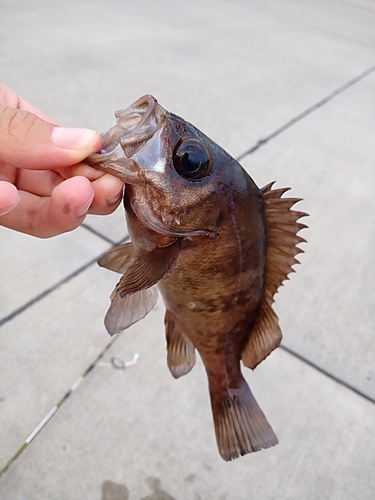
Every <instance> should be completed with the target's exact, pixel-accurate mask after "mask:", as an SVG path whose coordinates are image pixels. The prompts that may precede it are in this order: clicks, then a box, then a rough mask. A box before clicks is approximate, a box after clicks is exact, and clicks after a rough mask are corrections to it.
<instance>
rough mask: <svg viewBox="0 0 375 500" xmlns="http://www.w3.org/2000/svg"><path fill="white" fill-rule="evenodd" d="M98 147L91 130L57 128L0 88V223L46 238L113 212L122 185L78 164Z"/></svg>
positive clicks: (45, 117)
mask: <svg viewBox="0 0 375 500" xmlns="http://www.w3.org/2000/svg"><path fill="white" fill-rule="evenodd" d="M100 146H101V137H100V135H99V134H98V133H97V132H95V131H94V130H88V129H77V128H63V127H60V126H58V124H57V123H56V122H55V121H54V120H52V119H51V118H49V117H48V116H47V115H45V114H44V113H42V112H41V111H39V110H38V109H36V108H34V107H33V106H32V105H30V104H29V103H28V102H26V101H24V100H23V99H22V98H20V97H19V96H18V95H17V94H16V93H15V92H13V91H12V90H11V89H9V88H8V87H6V86H5V85H2V84H0V225H3V226H5V227H8V228H10V229H14V230H16V231H20V232H23V233H27V234H31V235H33V236H38V237H41V238H48V237H50V236H55V235H57V234H60V233H64V232H67V231H71V230H73V229H75V228H76V227H78V226H79V225H80V224H81V222H82V221H83V220H84V218H85V217H86V215H87V213H93V214H100V215H106V214H109V213H111V212H113V211H114V210H115V209H116V208H117V206H118V204H119V203H120V201H121V198H122V190H123V183H122V182H121V181H120V179H118V178H116V177H113V176H111V175H108V174H104V173H103V172H99V171H97V170H95V169H93V168H91V167H89V166H88V165H85V164H83V163H80V162H81V161H82V160H84V159H85V158H86V157H87V156H88V155H90V154H91V153H95V152H97V151H98V150H99V149H100Z"/></svg>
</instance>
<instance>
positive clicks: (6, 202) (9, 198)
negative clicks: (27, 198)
mask: <svg viewBox="0 0 375 500" xmlns="http://www.w3.org/2000/svg"><path fill="white" fill-rule="evenodd" d="M19 201H20V195H19V194H18V191H17V189H16V187H15V186H13V184H10V182H5V181H0V215H4V214H6V213H8V212H10V210H12V209H13V208H14V207H15V206H16V205H17V204H18V203H19Z"/></svg>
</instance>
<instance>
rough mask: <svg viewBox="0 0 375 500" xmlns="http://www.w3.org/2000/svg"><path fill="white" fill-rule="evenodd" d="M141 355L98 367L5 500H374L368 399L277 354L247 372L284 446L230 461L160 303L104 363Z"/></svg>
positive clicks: (199, 375) (197, 377)
mask: <svg viewBox="0 0 375 500" xmlns="http://www.w3.org/2000/svg"><path fill="white" fill-rule="evenodd" d="M75 304H76V307H77V302H75ZM76 310H77V314H78V313H79V314H80V311H79V310H78V308H77V309H76ZM94 320H95V318H93V321H89V322H87V323H86V329H85V332H88V331H89V330H91V327H93V326H94V324H96V321H94ZM90 335H92V332H91V331H90ZM82 336H84V332H82ZM134 352H139V353H140V359H139V363H138V365H136V367H134V368H131V369H128V370H127V371H125V373H122V372H121V373H120V372H119V371H118V370H116V369H113V368H105V367H97V368H96V369H95V370H94V371H93V372H92V374H91V375H90V376H89V377H88V378H87V379H86V381H85V382H84V383H83V384H82V385H81V386H80V387H79V388H78V389H77V391H76V392H75V393H74V394H73V396H72V397H71V398H70V399H69V400H68V401H67V402H66V403H65V405H64V406H63V407H62V408H61V409H60V410H59V411H58V412H57V414H56V415H55V416H54V417H53V419H52V420H51V421H50V422H49V423H48V424H47V426H46V427H45V428H44V429H43V430H42V432H41V433H40V434H39V436H38V437H37V439H36V440H35V441H34V442H33V443H32V444H31V445H30V446H29V448H28V449H27V450H26V451H25V452H24V453H23V454H22V455H21V457H20V458H19V459H18V460H17V462H16V463H15V464H13V466H12V467H11V469H10V470H9V471H8V472H7V473H6V474H5V476H3V478H2V481H1V482H0V495H1V496H2V497H4V498H12V499H14V500H18V499H20V500H21V499H23V498H28V499H30V500H33V499H35V500H36V499H39V498H56V499H57V498H58V499H60V500H70V499H72V498H77V499H78V498H82V499H83V498H90V499H93V500H95V499H98V500H99V499H102V500H109V499H110V498H113V497H111V496H109V493H108V491H109V490H114V491H116V490H120V491H122V492H123V496H115V497H114V498H118V499H120V498H121V499H124V498H129V499H131V500H133V499H134V500H135V499H146V498H148V499H156V498H165V499H178V500H183V499H189V500H190V499H192V498H193V499H206V498H212V499H214V498H215V499H226V500H247V499H248V498H249V497H251V498H259V499H262V500H268V499H269V500H271V499H274V498H278V499H288V500H289V499H295V500H297V499H300V498H303V499H306V500H310V499H314V500H318V499H319V500H321V499H329V500H351V499H353V498H361V499H363V500H370V499H372V495H373V490H374V487H375V477H374V475H373V470H372V469H373V468H372V464H373V463H374V460H375V435H374V433H373V432H372V430H373V423H374V419H375V406H374V405H373V404H371V403H370V402H368V401H366V400H364V399H363V398H361V397H360V396H358V395H356V394H354V393H352V392H350V391H348V390H347V389H346V388H344V387H342V386H340V385H338V384H337V383H336V382H334V381H332V380H330V379H327V378H326V377H325V376H324V375H322V374H321V373H319V372H317V371H315V370H314V369H312V368H311V367H309V366H307V365H306V364H304V363H302V362H300V361H299V360H297V359H295V358H294V357H292V356H290V355H289V354H288V353H285V352H283V351H281V350H278V351H276V352H275V353H273V354H272V355H271V357H270V358H268V359H267V360H266V361H265V362H264V363H263V364H262V365H260V366H259V367H258V368H257V369H256V370H255V372H254V373H251V372H250V371H249V370H246V376H247V379H248V381H249V383H250V384H251V387H252V389H253V391H254V393H255V394H256V396H257V398H258V400H259V402H260V404H261V406H262V407H263V409H264V411H265V413H266V414H267V416H268V418H269V419H270V421H271V422H272V425H273V426H274V428H275V430H276V431H277V433H278V436H279V440H280V444H279V445H278V446H276V447H274V448H272V449H270V450H266V451H262V452H259V453H255V454H252V455H248V456H246V457H243V458H241V459H239V460H236V461H234V462H231V463H226V462H224V461H222V460H221V458H220V457H219V456H218V453H217V451H216V444H215V441H214V434H213V427H212V419H211V412H210V405H209V401H208V393H207V387H206V381H205V374H204V373H203V368H202V365H201V363H200V362H199V363H198V366H196V367H195V368H194V370H193V371H192V372H191V373H190V374H189V375H187V376H186V377H183V378H182V379H180V380H178V381H175V380H174V379H173V378H172V377H171V375H170V374H169V372H168V369H167V367H166V363H165V348H164V339H163V327H162V310H159V311H156V312H155V313H154V314H153V315H150V316H149V317H147V318H146V319H145V320H144V321H143V322H140V323H138V324H137V325H136V326H135V327H134V328H133V331H128V332H126V333H125V334H123V335H122V336H121V338H120V339H119V340H118V341H117V343H116V344H115V346H114V347H113V348H112V349H111V351H110V352H108V354H107V355H106V358H105V361H109V358H110V357H111V356H112V355H118V356H122V357H123V358H125V359H129V358H131V356H132V355H133V353H134ZM73 380H74V377H73V378H72V379H71V381H73ZM150 490H151V491H150ZM124 491H125V492H126V491H127V492H128V496H126V495H125V493H124Z"/></svg>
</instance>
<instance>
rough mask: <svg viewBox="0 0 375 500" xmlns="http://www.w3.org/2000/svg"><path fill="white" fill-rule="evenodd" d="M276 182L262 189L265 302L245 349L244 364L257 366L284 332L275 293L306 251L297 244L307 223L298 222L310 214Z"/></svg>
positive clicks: (279, 340) (286, 189)
mask: <svg viewBox="0 0 375 500" xmlns="http://www.w3.org/2000/svg"><path fill="white" fill-rule="evenodd" d="M273 184H274V183H273V182H272V183H271V184H268V185H267V186H265V187H264V188H263V189H262V195H263V199H264V205H265V219H266V225H267V262H266V277H265V289H264V297H263V303H262V304H261V307H260V311H259V315H258V318H257V320H256V322H255V325H254V327H253V330H252V331H251V334H250V336H249V340H248V342H247V344H246V345H245V348H244V350H243V352H242V361H243V363H244V365H245V366H247V367H249V368H255V367H256V366H257V365H258V364H259V363H260V362H261V361H263V360H264V359H265V358H266V357H267V356H268V355H269V354H270V353H271V352H272V351H273V350H274V349H275V348H276V347H277V346H278V345H279V344H280V342H281V338H282V334H281V330H280V327H279V322H278V318H277V315H276V313H275V312H274V310H273V309H272V304H273V302H274V295H275V293H276V292H277V290H278V288H279V287H280V286H281V285H282V283H283V281H285V280H286V279H288V274H289V273H291V272H294V269H293V267H292V266H293V265H294V264H299V261H298V260H297V259H296V258H295V256H296V255H297V254H298V253H301V252H303V250H302V249H301V248H299V247H298V246H297V245H298V243H302V242H305V241H306V240H304V239H303V238H301V237H300V236H298V235H297V233H298V231H299V230H300V229H303V228H305V227H307V226H305V224H302V223H300V222H297V221H298V219H300V218H301V217H305V216H306V215H307V214H306V213H304V212H298V211H297V210H292V207H293V205H294V204H295V203H297V202H298V201H300V199H299V198H281V197H282V195H283V194H284V193H286V191H288V190H289V189H290V188H281V189H274V190H273V189H272V186H273Z"/></svg>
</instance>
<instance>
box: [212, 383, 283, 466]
mask: <svg viewBox="0 0 375 500" xmlns="http://www.w3.org/2000/svg"><path fill="white" fill-rule="evenodd" d="M210 395H211V405H212V412H213V417H214V424H215V433H216V441H217V445H218V449H219V453H220V455H221V457H222V458H223V459H224V460H226V461H229V460H233V459H235V458H238V457H240V456H242V455H246V454H247V453H251V452H253V451H259V450H261V449H262V448H269V447H271V446H274V445H275V444H277V443H278V440H277V437H276V435H275V433H274V431H273V430H272V427H271V426H270V424H269V423H268V421H267V419H266V417H265V415H264V413H263V412H262V410H261V409H260V407H259V405H258V403H257V402H256V400H255V398H254V396H253V395H252V393H251V391H250V388H249V386H248V385H247V383H246V382H245V380H243V382H242V384H241V386H240V388H238V389H229V390H228V394H227V395H225V396H224V397H220V396H218V395H217V394H215V392H214V391H213V390H211V388H210Z"/></svg>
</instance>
